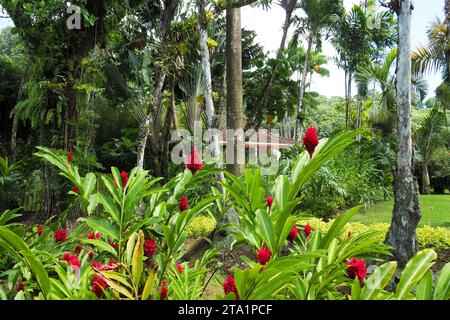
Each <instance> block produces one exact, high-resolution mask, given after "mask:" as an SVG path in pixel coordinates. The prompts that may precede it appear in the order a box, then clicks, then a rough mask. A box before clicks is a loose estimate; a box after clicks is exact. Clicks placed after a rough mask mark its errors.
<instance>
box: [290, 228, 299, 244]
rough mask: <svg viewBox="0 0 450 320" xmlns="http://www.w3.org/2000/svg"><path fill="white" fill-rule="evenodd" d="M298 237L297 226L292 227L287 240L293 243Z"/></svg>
mask: <svg viewBox="0 0 450 320" xmlns="http://www.w3.org/2000/svg"><path fill="white" fill-rule="evenodd" d="M297 237H298V229H297V226H293V227H292V229H291V231H289V235H288V240H289V241H294V240H295V239H297Z"/></svg>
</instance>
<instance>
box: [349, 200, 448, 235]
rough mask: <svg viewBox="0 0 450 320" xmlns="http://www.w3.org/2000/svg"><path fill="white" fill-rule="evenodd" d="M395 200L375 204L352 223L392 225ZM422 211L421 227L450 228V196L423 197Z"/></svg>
mask: <svg viewBox="0 0 450 320" xmlns="http://www.w3.org/2000/svg"><path fill="white" fill-rule="evenodd" d="M393 206H394V199H391V200H389V201H382V202H378V203H375V204H373V205H371V206H369V207H368V209H367V211H366V212H361V213H358V214H357V215H355V216H354V217H353V219H352V220H351V222H361V223H364V224H372V223H391V218H392V208H393ZM420 209H421V212H422V219H420V223H419V226H424V225H430V226H433V227H446V228H450V195H421V196H420Z"/></svg>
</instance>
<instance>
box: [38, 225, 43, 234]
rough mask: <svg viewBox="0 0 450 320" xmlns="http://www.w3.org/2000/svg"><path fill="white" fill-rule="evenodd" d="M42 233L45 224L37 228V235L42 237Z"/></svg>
mask: <svg viewBox="0 0 450 320" xmlns="http://www.w3.org/2000/svg"><path fill="white" fill-rule="evenodd" d="M42 232H44V225H43V224H41V225H40V226H39V227H38V228H37V234H38V235H41V234H42Z"/></svg>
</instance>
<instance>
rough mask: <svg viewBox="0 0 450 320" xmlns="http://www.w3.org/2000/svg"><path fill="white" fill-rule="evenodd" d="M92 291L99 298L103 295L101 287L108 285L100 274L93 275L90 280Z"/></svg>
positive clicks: (104, 287)
mask: <svg viewBox="0 0 450 320" xmlns="http://www.w3.org/2000/svg"><path fill="white" fill-rule="evenodd" d="M91 283H92V292H94V293H95V295H96V296H97V298H99V299H100V298H101V297H102V296H103V289H106V288H107V287H108V285H107V284H106V282H105V280H103V278H102V277H101V276H98V275H97V276H95V277H94V278H93V279H92V280H91Z"/></svg>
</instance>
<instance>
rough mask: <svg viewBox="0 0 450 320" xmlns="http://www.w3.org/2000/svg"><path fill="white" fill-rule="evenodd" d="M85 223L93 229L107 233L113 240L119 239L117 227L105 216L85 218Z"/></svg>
mask: <svg viewBox="0 0 450 320" xmlns="http://www.w3.org/2000/svg"><path fill="white" fill-rule="evenodd" d="M86 223H87V225H88V226H90V227H91V228H93V229H94V230H97V231H99V232H101V233H102V234H105V235H108V236H110V237H111V238H113V239H114V240H117V239H119V229H118V228H117V226H116V225H114V224H113V223H112V222H110V221H109V220H108V219H106V218H98V217H91V218H87V219H86Z"/></svg>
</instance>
